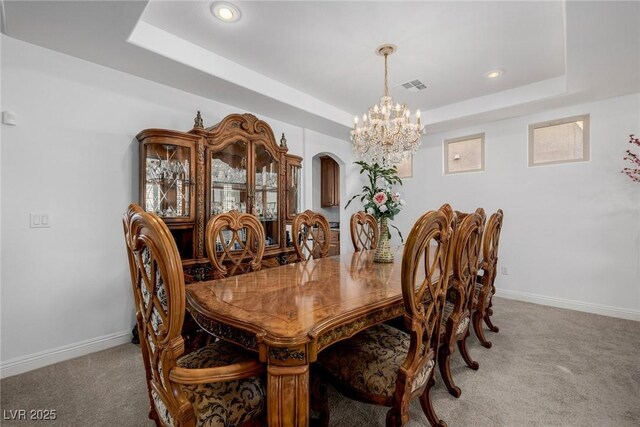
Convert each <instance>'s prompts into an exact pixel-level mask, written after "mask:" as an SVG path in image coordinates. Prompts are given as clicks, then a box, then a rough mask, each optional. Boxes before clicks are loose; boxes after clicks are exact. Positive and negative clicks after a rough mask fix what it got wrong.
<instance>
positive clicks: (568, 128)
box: [529, 114, 589, 166]
mask: <svg viewBox="0 0 640 427" xmlns="http://www.w3.org/2000/svg"><path fill="white" fill-rule="evenodd" d="M587 160H589V115H588V114H586V115H583V116H575V117H568V118H565V119H559V120H552V121H549V122H543V123H535V124H532V125H529V166H539V165H548V164H553V163H569V162H584V161H587Z"/></svg>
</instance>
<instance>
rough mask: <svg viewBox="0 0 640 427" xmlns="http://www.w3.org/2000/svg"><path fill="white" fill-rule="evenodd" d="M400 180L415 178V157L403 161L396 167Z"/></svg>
mask: <svg viewBox="0 0 640 427" xmlns="http://www.w3.org/2000/svg"><path fill="white" fill-rule="evenodd" d="M396 169H397V170H398V177H399V178H411V177H413V156H409V157H407V158H404V159H402V161H401V162H400V163H398V164H397V165H396Z"/></svg>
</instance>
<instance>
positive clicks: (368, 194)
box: [345, 160, 405, 242]
mask: <svg viewBox="0 0 640 427" xmlns="http://www.w3.org/2000/svg"><path fill="white" fill-rule="evenodd" d="M355 164H357V165H359V166H360V174H363V173H365V172H366V173H367V177H368V178H369V185H365V186H363V187H362V192H361V193H360V194H356V195H355V196H353V197H352V198H351V199H349V201H348V202H347V204H346V206H345V209H346V208H347V207H348V206H349V205H350V204H351V202H352V201H353V200H354V199H356V198H358V197H359V198H360V201H361V202H362V203H363V204H364V205H363V210H364V211H365V212H367V213H369V214H371V215H373V216H374V217H375V218H376V220H378V221H380V220H381V219H382V218H387V219H388V220H393V219H394V218H395V216H396V215H397V214H398V213H400V210H401V209H402V207H403V206H404V205H405V201H404V200H403V199H402V198H401V197H400V193H397V192H394V191H392V190H391V187H392V186H393V185H396V184H398V185H402V180H401V179H400V178H399V177H398V170H397V169H396V167H395V166H392V167H384V166H381V165H379V164H378V163H373V164H368V163H367V162H364V161H362V160H361V161H358V162H355ZM389 225H390V226H391V227H393V228H395V229H396V231H397V232H398V235H399V236H400V240H402V241H403V242H404V239H403V238H402V233H400V230H399V229H398V228H397V227H396V226H394V225H392V224H389ZM389 237H390V236H389Z"/></svg>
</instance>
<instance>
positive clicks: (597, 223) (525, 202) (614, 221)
mask: <svg viewBox="0 0 640 427" xmlns="http://www.w3.org/2000/svg"><path fill="white" fill-rule="evenodd" d="M585 113H588V114H590V115H591V160H590V161H589V162H583V163H573V164H563V165H554V166H538V167H532V168H530V167H528V166H527V164H528V163H527V143H528V125H529V124H530V123H536V122H542V121H546V120H551V119H556V118H563V117H568V116H574V115H578V114H585ZM480 132H484V133H485V151H486V164H485V171H484V172H477V173H466V174H457V175H447V176H444V175H443V149H442V144H443V140H444V139H449V138H454V137H458V136H465V135H471V134H475V133H480ZM631 133H635V134H639V133H640V95H638V94H635V95H630V96H625V97H619V98H613V99H608V100H604V101H601V102H596V103H592V104H585V105H578V106H573V107H570V108H563V109H559V110H555V111H548V112H545V113H542V114H536V115H531V116H526V117H519V118H514V119H509V120H503V121H499V122H494V123H488V124H485V125H482V126H475V127H471V128H467V129H459V130H456V131H452V132H446V133H440V134H436V135H428V136H427V137H425V138H423V142H422V147H421V149H420V150H419V152H418V154H417V155H416V156H415V159H414V165H413V173H414V177H413V178H411V179H406V180H405V181H404V186H403V189H402V191H403V192H404V193H405V196H404V197H405V199H406V200H407V202H408V205H407V208H406V210H405V211H403V212H402V213H401V214H400V215H398V216H397V217H396V218H397V220H396V221H395V223H396V224H397V225H400V226H401V228H402V230H403V233H406V232H408V231H409V229H410V227H411V225H412V224H413V222H414V221H415V220H416V219H417V218H418V216H419V215H420V214H421V213H422V212H424V211H426V210H430V209H435V208H438V207H439V206H440V205H441V204H442V203H445V202H448V203H450V204H451V205H452V206H453V208H454V209H457V210H461V211H472V210H474V209H475V208H476V207H478V206H480V207H483V208H484V209H485V211H487V214H491V213H492V212H495V211H496V210H497V209H498V208H501V209H502V210H503V211H504V215H505V216H504V226H503V231H502V235H501V240H500V254H499V256H500V259H499V266H501V267H502V266H504V267H507V268H508V273H509V274H508V275H502V274H499V275H498V277H497V279H496V287H497V288H498V295H499V296H504V297H511V298H516V299H522V300H527V301H532V302H538V303H543V304H549V305H556V306H561V307H567V308H572V309H578V310H584V311H591V312H595V313H601V314H607V315H612V316H619V317H625V318H633V319H637V320H640V184H638V183H634V182H631V180H629V179H628V178H627V177H626V176H624V175H623V174H621V173H620V170H621V169H622V168H623V167H624V166H625V162H624V161H623V160H622V158H623V156H624V152H625V150H626V149H627V148H630V146H629V144H628V143H627V141H628V140H629V134H631Z"/></svg>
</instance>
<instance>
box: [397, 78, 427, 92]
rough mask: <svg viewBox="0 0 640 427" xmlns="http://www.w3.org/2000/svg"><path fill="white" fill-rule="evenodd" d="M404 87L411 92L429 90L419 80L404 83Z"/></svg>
mask: <svg viewBox="0 0 640 427" xmlns="http://www.w3.org/2000/svg"><path fill="white" fill-rule="evenodd" d="M402 87H403V88H405V89H407V90H408V91H409V92H418V91H419V90H422V89H426V88H427V86H426V85H425V84H424V83H422V82H421V81H420V80H418V79H416V80H411V81H410V82H406V83H403V84H402Z"/></svg>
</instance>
